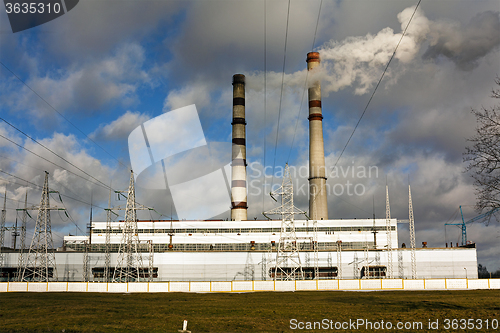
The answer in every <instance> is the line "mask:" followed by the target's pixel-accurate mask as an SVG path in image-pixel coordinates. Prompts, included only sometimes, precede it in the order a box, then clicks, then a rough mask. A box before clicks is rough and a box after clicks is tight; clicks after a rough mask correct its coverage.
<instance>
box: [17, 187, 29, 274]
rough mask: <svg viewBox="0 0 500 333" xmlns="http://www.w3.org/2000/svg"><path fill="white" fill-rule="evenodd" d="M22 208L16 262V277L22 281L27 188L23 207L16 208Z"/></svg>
mask: <svg viewBox="0 0 500 333" xmlns="http://www.w3.org/2000/svg"><path fill="white" fill-rule="evenodd" d="M19 210H22V212H23V213H22V214H23V215H22V216H21V246H20V248H19V259H18V264H17V279H18V281H22V277H23V267H24V266H25V264H26V254H25V252H26V224H27V223H28V190H26V195H25V198H24V209H17V211H19Z"/></svg>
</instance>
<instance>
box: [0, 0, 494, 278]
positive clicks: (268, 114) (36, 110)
mask: <svg viewBox="0 0 500 333" xmlns="http://www.w3.org/2000/svg"><path fill="white" fill-rule="evenodd" d="M416 3H417V1H406V0H405V1H400V0H398V1H389V0H387V1H366V0H360V1H329V0H324V1H323V2H322V7H321V12H320V19H319V22H317V17H318V10H319V6H320V1H316V0H314V1H310V0H307V1H306V0H302V1H297V0H292V1H291V2H290V4H291V5H290V16H289V28H288V40H287V52H286V63H285V77H284V81H285V87H284V90H283V99H282V103H281V104H282V109H281V118H280V131H279V137H278V144H277V146H275V141H276V126H277V120H278V106H279V99H280V94H281V90H280V89H281V80H282V68H283V59H284V46H285V45H284V43H285V33H286V20H287V6H288V1H284V0H273V1H266V2H264V1H263V0H258V1H257V0H255V1H254V0H251V1H237V0H223V1H218V0H211V1H187V0H186V1H126V2H119V1H92V0H81V1H80V3H79V4H78V5H77V6H76V7H75V8H74V9H73V10H71V11H70V12H68V13H67V14H65V15H63V16H62V17H60V18H58V19H56V20H54V21H51V22H49V23H46V24H44V25H41V26H39V27H36V28H32V29H29V30H26V31H23V32H19V33H16V34H13V33H12V32H11V30H10V27H9V22H8V19H7V16H6V14H5V12H3V11H1V13H0V31H1V34H0V61H2V63H3V64H4V65H5V66H6V67H8V68H9V69H10V70H11V71H12V72H14V73H15V74H16V75H17V76H19V78H21V79H22V80H23V81H24V82H26V84H28V85H29V86H30V87H31V88H32V89H33V90H34V91H35V92H36V93H37V94H39V95H40V96H41V97H43V99H45V100H46V101H47V102H48V103H49V104H50V105H51V106H52V107H53V108H55V109H56V110H57V111H58V112H59V113H61V114H62V115H63V116H64V117H65V118H66V119H68V120H69V121H70V122H71V123H72V124H74V125H75V126H76V128H75V127H74V126H73V125H71V124H70V123H68V122H67V121H66V120H65V119H63V117H61V116H60V115H58V114H57V113H56V112H55V111H54V110H53V109H52V108H51V107H49V106H48V105H47V104H45V103H44V102H43V101H42V100H41V99H40V98H39V97H38V96H36V95H35V94H34V93H33V92H32V91H30V90H29V89H28V88H27V87H26V86H25V85H24V84H23V83H21V82H20V81H19V80H18V79H17V78H16V77H15V76H14V75H13V74H12V73H11V72H9V71H8V70H6V69H5V67H0V78H1V79H0V85H1V89H0V114H1V116H2V118H4V119H5V120H7V121H9V122H10V123H12V124H13V125H14V126H16V127H17V128H19V129H21V130H22V131H24V132H25V133H27V134H28V135H30V136H32V137H34V138H36V139H37V140H40V141H41V142H42V143H44V144H45V145H46V146H47V147H50V148H51V149H53V150H54V151H56V152H58V154H60V155H61V156H63V157H65V158H66V159H67V160H68V161H70V162H71V163H73V164H75V165H77V166H78V167H79V168H81V169H82V170H85V171H86V172H88V173H89V174H92V175H93V176H94V177H96V178H98V179H99V180H101V181H102V182H103V183H105V184H110V183H111V184H112V187H113V188H114V189H125V188H126V186H127V184H128V179H129V173H128V172H129V171H128V170H129V168H130V159H129V156H128V147H127V138H128V135H129V134H130V132H131V131H132V130H133V129H134V128H136V127H137V126H139V125H140V124H141V123H143V122H145V121H147V120H148V119H151V118H154V117H156V116H158V115H161V114H162V113H163V112H168V111H171V110H174V109H177V108H180V107H183V106H186V105H190V104H196V106H197V109H198V113H199V116H200V120H201V124H202V127H203V130H204V133H205V136H206V138H207V141H209V142H230V139H231V126H230V122H231V105H232V104H231V102H232V101H231V98H232V90H231V89H232V87H231V78H232V75H233V74H236V73H242V74H245V75H246V77H247V95H246V96H247V101H246V102H247V109H246V112H247V122H248V126H247V143H248V147H247V148H248V153H247V159H248V162H249V163H255V164H253V166H254V167H255V168H257V169H258V168H261V167H262V165H263V164H264V160H265V165H266V166H269V165H270V166H273V164H275V165H276V166H283V165H284V164H285V163H286V162H287V161H288V162H289V163H290V165H292V166H294V167H296V168H300V167H304V166H306V165H307V161H308V128H307V126H308V123H307V109H306V105H307V95H306V96H305V100H304V102H303V103H302V104H301V98H302V94H303V87H304V78H305V77H304V73H305V72H304V70H305V67H306V63H305V58H306V54H307V52H309V51H311V50H312V48H314V50H315V51H319V52H320V54H321V57H322V71H321V73H320V75H319V76H318V79H321V81H322V89H323V113H324V117H325V118H324V127H323V129H324V134H325V155H326V163H327V167H333V166H334V165H335V163H336V161H337V159H338V157H339V154H340V152H341V151H342V149H343V147H344V145H345V144H346V142H347V139H348V138H349V135H350V134H351V132H352V130H353V128H354V126H355V124H356V123H357V121H358V119H359V117H360V115H361V112H362V111H363V109H364V107H365V105H366V103H367V101H368V99H369V97H370V95H371V93H372V92H373V89H374V87H375V84H376V83H377V81H378V79H379V78H380V76H381V74H382V72H383V69H384V67H385V65H386V63H387V60H388V59H389V57H390V55H391V54H392V52H393V50H394V47H395V45H396V44H397V42H398V40H399V37H400V36H401V35H400V34H401V32H402V27H404V26H405V24H406V22H407V20H408V18H409V15H411V13H412V12H413V8H414V7H412V6H415V5H416ZM499 10H500V8H499V6H498V1H486V0H484V1H444V0H439V1H425V0H424V1H422V3H421V6H420V8H419V11H418V12H417V13H416V16H415V17H414V19H413V20H412V23H411V25H410V27H409V30H408V36H406V37H405V38H404V39H403V42H402V44H401V45H400V48H399V49H398V52H397V53H396V56H395V59H394V60H393V62H392V63H391V65H390V67H389V70H388V72H387V74H386V76H385V78H384V80H383V81H382V84H381V85H380V87H379V89H378V90H377V93H376V95H375V98H374V99H373V100H372V102H371V104H370V106H369V108H368V110H367V113H366V114H365V116H364V118H363V120H362V121H361V123H360V126H359V127H358V129H357V130H356V132H355V134H354V136H353V138H352V140H351V142H350V143H349V146H348V147H347V149H346V150H345V152H344V154H343V156H342V158H341V159H340V160H339V162H338V167H343V168H347V167H349V166H351V167H352V166H356V167H357V168H363V167H364V168H368V167H370V166H375V167H377V169H378V171H379V172H378V174H377V177H371V178H361V177H350V178H349V177H348V178H346V179H336V178H331V179H329V183H330V184H331V185H332V186H334V185H335V184H345V183H346V182H347V181H350V182H352V183H353V184H361V185H362V187H363V188H364V189H365V191H364V192H363V195H359V196H348V195H347V194H343V195H330V196H329V198H328V205H329V214H330V217H331V218H349V217H358V218H364V217H370V216H371V211H372V201H373V198H375V212H376V214H377V216H378V217H383V216H384V215H385V214H384V213H385V186H384V185H385V182H386V178H387V182H388V184H389V187H390V194H391V209H392V215H393V216H394V217H397V218H400V219H407V218H408V202H407V200H408V199H407V191H408V187H407V179H408V174H409V175H410V178H411V182H412V195H413V205H414V207H415V218H416V230H417V243H418V244H421V242H422V241H427V242H428V243H429V244H430V246H443V245H444V243H445V241H448V242H450V241H451V240H453V242H456V241H458V236H459V230H458V229H452V228H450V229H448V230H447V233H446V236H447V238H448V239H447V240H445V235H444V226H443V224H444V223H445V222H448V220H449V219H450V217H452V216H453V215H454V213H455V212H456V210H457V209H458V206H459V205H460V204H461V205H464V206H466V208H465V214H466V215H467V217H468V218H472V217H473V216H475V215H477V214H478V213H477V212H474V210H473V207H469V206H472V205H474V203H475V197H474V188H473V186H472V180H471V179H470V177H469V176H468V175H467V174H465V173H464V172H463V170H464V164H463V162H462V153H463V152H464V151H465V146H466V145H467V142H466V139H467V138H468V137H471V136H472V135H473V134H474V128H475V119H474V117H473V116H472V115H471V113H470V110H471V109H472V108H476V109H477V108H480V107H481V106H484V107H488V106H491V105H493V103H494V102H495V101H494V100H493V99H492V98H490V92H491V89H492V88H494V79H495V77H496V76H497V75H499V72H500V67H499V64H500V49H499V45H500V37H499V36H500V18H499ZM264 12H265V14H266V15H265V17H266V24H265V32H266V34H265V35H264ZM316 23H318V30H317V34H316V38H315V41H314V46H313V40H314V35H315V28H316ZM264 46H265V47H264ZM264 51H265V56H264ZM264 57H265V58H264ZM264 59H266V61H265V62H264ZM264 66H266V69H267V73H266V75H264V69H265V68H264ZM264 76H265V77H266V79H267V89H266V93H267V97H266V108H264V89H263V87H264ZM301 105H302V107H301ZM299 112H300V115H299V122H298V126H297V130H296V120H297V115H298V114H299ZM80 131H81V132H83V133H85V135H87V136H88V137H90V138H91V139H92V140H93V141H95V142H96V143H97V144H98V145H99V146H101V147H103V148H104V149H105V150H106V151H107V152H108V153H109V154H111V156H112V157H110V155H108V153H106V152H104V151H103V150H101V148H100V147H98V146H97V145H96V144H94V143H93V142H92V141H90V140H89V139H88V138H87V137H86V136H84V135H83V134H82V133H81V132H80ZM0 134H2V135H3V136H5V137H7V138H9V139H11V140H13V141H15V142H17V143H18V144H20V145H21V146H25V147H26V148H28V149H30V150H32V151H33V152H36V153H38V154H40V155H41V156H44V157H45V158H47V159H49V160H51V161H53V162H54V163H57V164H58V165H59V166H60V167H56V166H54V165H52V164H50V163H48V162H46V161H44V160H41V159H40V158H38V157H37V156H34V155H33V154H31V153H28V152H26V151H24V150H22V149H20V148H18V147H16V146H15V145H13V144H12V143H10V142H8V141H7V140H5V139H3V138H0V155H1V156H2V157H1V159H0V169H1V170H3V171H6V172H8V173H10V174H13V175H16V176H18V177H20V178H22V179H25V180H28V181H31V182H34V183H36V184H41V183H42V182H43V170H47V171H49V172H50V174H51V187H53V188H55V189H57V190H59V191H61V192H62V193H65V194H67V195H68V196H70V197H72V198H78V199H79V200H80V201H84V202H86V203H90V196H91V193H92V198H93V203H94V204H97V205H98V206H100V207H105V206H107V197H108V193H107V191H106V190H105V189H104V188H103V187H100V186H96V185H92V184H91V183H89V182H86V181H84V180H82V179H81V178H78V177H76V176H74V175H73V174H71V173H68V172H67V171H64V169H65V168H67V169H68V170H70V171H72V172H75V173H78V174H80V173H81V172H79V171H78V170H75V169H74V168H73V167H72V166H70V165H68V164H67V163H66V162H65V161H62V160H60V159H59V158H58V157H55V156H54V155H52V154H51V153H49V152H47V151H45V150H44V149H43V148H42V147H40V146H38V145H36V144H34V143H32V142H29V140H27V139H26V137H24V136H23V135H22V134H21V133H19V132H17V131H16V130H14V129H12V128H11V127H9V126H8V125H6V123H3V122H2V123H1V124H0ZM292 140H293V142H294V145H293V147H291V142H292ZM264 143H265V147H266V149H265V150H264ZM275 148H276V153H275ZM290 150H291V154H290V158H289V159H288V156H289V152H290ZM264 153H265V155H264ZM275 154H276V163H274V159H275ZM118 161H119V162H118ZM122 164H124V165H122ZM251 173H252V174H253V172H252V171H251V170H249V174H251ZM0 178H1V179H0V190H1V191H2V192H3V190H4V189H5V188H6V189H7V197H8V198H9V201H8V205H7V206H8V208H9V210H8V219H9V220H10V221H11V222H10V223H12V222H13V221H14V219H15V211H14V209H15V208H17V206H18V204H19V203H18V202H17V201H13V200H22V198H23V196H24V192H25V186H24V185H20V183H22V181H20V180H19V179H15V178H13V177H11V176H8V175H7V174H2V175H0ZM299 178H300V177H299ZM253 180H254V181H256V182H257V183H259V184H262V179H253ZM274 182H279V180H274ZM306 182H307V179H303V178H300V179H297V186H299V187H300V185H301V184H304V183H306ZM361 185H360V186H361ZM30 191H31V192H30V202H32V203H37V202H38V201H39V191H37V190H36V189H31V190H30ZM10 199H13V200H10ZM295 200H296V203H297V205H298V206H299V207H301V208H303V209H307V200H308V199H307V196H297V197H296V199H295ZM138 201H139V202H141V203H143V204H145V205H148V206H154V207H155V208H156V209H157V211H159V212H161V213H162V214H163V215H165V216H169V215H170V212H171V204H170V203H171V199H170V197H169V194H168V193H167V194H164V195H158V193H152V192H151V191H148V190H145V189H140V188H139V189H138ZM64 202H65V205H67V207H68V209H69V210H70V212H71V215H72V216H73V218H74V220H75V221H77V224H79V226H80V228H81V229H83V228H84V226H85V223H86V220H87V219H88V213H89V207H88V205H86V204H82V203H81V202H79V201H75V200H72V199H69V198H68V199H64ZM248 202H249V206H250V210H249V217H251V218H253V217H254V216H255V217H259V218H260V217H261V215H260V212H262V210H266V209H269V208H271V207H272V206H273V201H272V200H270V199H269V198H268V196H264V197H263V196H262V194H259V195H252V196H249V198H248ZM263 203H264V205H263ZM116 204H119V202H118V203H116ZM173 211H174V213H175V209H173ZM95 216H97V218H104V213H103V212H102V210H97V211H96V212H95ZM220 217H221V218H226V217H227V216H220ZM144 218H148V216H145V217H144ZM53 223H54V230H55V233H57V234H58V237H59V238H57V239H58V240H59V241H60V236H61V235H63V234H67V233H68V232H71V233H74V232H75V226H74V225H73V224H71V223H70V222H68V221H64V220H63V219H58V218H57V217H54V222H53ZM400 228H401V231H400V243H402V242H406V243H408V241H407V239H408V235H407V231H405V226H404V225H400ZM468 232H469V239H471V240H474V241H476V242H477V243H478V259H479V262H480V263H483V264H485V265H486V266H487V267H488V268H489V269H490V270H491V269H498V268H500V262H498V259H497V257H498V256H497V253H498V251H499V250H500V247H499V246H498V243H499V242H498V240H499V237H500V227H499V224H498V223H497V222H493V223H491V224H490V225H489V226H488V227H486V226H483V225H481V224H477V225H472V226H471V227H470V228H469V230H468ZM57 239H56V243H57Z"/></svg>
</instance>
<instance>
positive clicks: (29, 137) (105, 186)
mask: <svg viewBox="0 0 500 333" xmlns="http://www.w3.org/2000/svg"><path fill="white" fill-rule="evenodd" d="M0 120H3V121H4V122H5V123H6V124H7V125H9V126H10V127H12V128H14V129H15V130H16V131H18V132H19V133H21V134H23V135H24V136H26V137H27V138H28V139H30V140H32V141H33V142H35V143H36V144H38V145H40V146H41V147H43V148H45V149H46V150H48V151H49V152H51V153H52V154H54V155H56V156H57V157H59V158H60V159H62V160H63V161H65V162H66V163H68V164H69V165H71V166H73V167H74V168H76V169H78V170H80V171H81V172H83V173H84V174H86V175H87V176H89V177H90V178H92V179H94V180H96V181H97V182H99V183H101V184H102V185H104V188H106V189H109V186H107V185H106V184H104V183H103V182H101V181H100V180H99V179H97V178H95V177H94V176H92V175H90V174H89V173H87V172H86V171H84V170H82V169H80V168H79V167H77V166H76V165H74V164H73V163H71V162H70V161H68V160H67V159H65V158H64V157H62V156H60V155H58V154H57V153H55V152H54V151H53V150H51V149H49V148H47V147H46V146H44V145H43V144H41V143H40V142H38V141H37V140H35V139H33V138H32V137H31V136H29V135H28V134H26V133H24V132H23V131H21V130H20V129H19V128H17V127H15V126H14V125H12V124H11V123H9V122H8V121H7V120H5V119H4V118H1V117H0ZM0 136H1V137H3V138H4V139H6V140H8V141H10V142H12V143H15V142H14V141H12V140H10V139H8V138H6V137H5V136H3V135H1V134H0ZM15 144H16V145H17V146H19V147H22V146H21V145H19V144H17V143H15ZM22 148H24V147H22ZM24 149H26V148H24ZM26 150H28V149H26ZM28 151H29V150H28ZM30 152H31V151H30ZM31 153H33V152H31ZM33 154H35V153H33ZM35 155H37V154H35ZM37 156H38V157H41V156H40V155H37ZM41 158H43V157H41ZM43 159H44V160H46V161H48V162H50V161H49V160H47V159H45V158H43ZM50 163H52V162H50ZM52 164H54V163H52ZM59 167H60V168H63V169H65V170H67V168H64V167H61V166H59ZM67 171H68V172H70V171H69V170H67ZM73 174H75V173H73ZM75 175H76V174H75ZM79 177H81V176H79ZM81 178H83V177H81ZM83 179H85V178H83ZM96 185H97V184H96Z"/></svg>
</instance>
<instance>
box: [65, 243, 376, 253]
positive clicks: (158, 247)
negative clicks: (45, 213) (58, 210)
mask: <svg viewBox="0 0 500 333" xmlns="http://www.w3.org/2000/svg"><path fill="white" fill-rule="evenodd" d="M373 245H374V243H373V242H344V243H342V249H349V250H352V249H358V250H360V249H364V248H365V247H366V246H368V248H373ZM65 246H66V248H67V249H72V250H75V251H81V252H83V251H85V246H86V245H85V244H81V243H66V244H65ZM277 246H278V244H277V243H252V242H250V243H223V244H153V252H167V251H253V250H255V251H269V250H275V249H276V247H277ZM298 247H299V250H300V251H310V250H314V243H312V242H304V243H298ZM119 249H120V244H109V252H119ZM336 249H337V243H336V242H321V243H318V250H321V251H323V250H330V251H335V250H336ZM87 250H89V251H91V252H106V245H105V244H92V245H91V248H89V249H87ZM137 252H143V253H146V252H149V244H139V246H138V248H137Z"/></svg>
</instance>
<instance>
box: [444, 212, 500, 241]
mask: <svg viewBox="0 0 500 333" xmlns="http://www.w3.org/2000/svg"><path fill="white" fill-rule="evenodd" d="M459 208H460V215H462V223H445V224H444V225H445V228H446V226H447V225H457V226H461V227H462V246H465V245H467V224H470V223H473V222H476V221H479V220H482V219H484V218H487V219H488V221H489V219H491V216H492V215H493V214H494V213H495V212H497V211H499V210H500V207H497V208H494V209H492V210H490V211H489V212H486V213H484V214H481V215H478V216H476V217H473V218H472V219H470V220H469V221H467V222H465V219H464V214H463V212H462V206H461V205H460V206H459Z"/></svg>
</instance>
